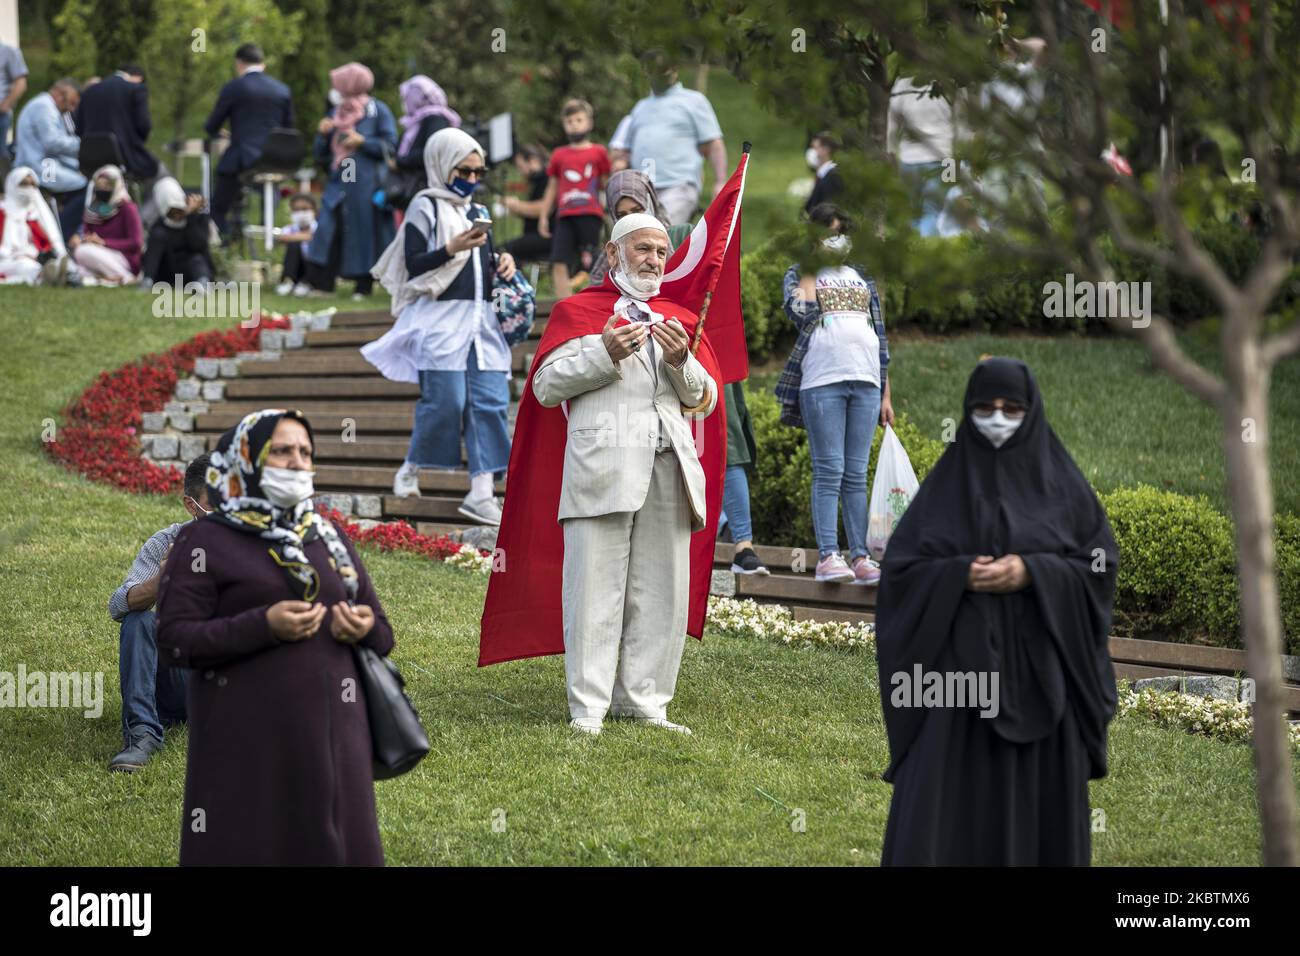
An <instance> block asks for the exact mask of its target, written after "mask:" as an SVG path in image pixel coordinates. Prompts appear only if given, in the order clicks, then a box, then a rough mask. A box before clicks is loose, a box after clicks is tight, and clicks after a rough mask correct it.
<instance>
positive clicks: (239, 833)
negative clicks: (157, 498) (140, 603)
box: [158, 409, 393, 866]
mask: <svg viewBox="0 0 1300 956" xmlns="http://www.w3.org/2000/svg"><path fill="white" fill-rule="evenodd" d="M314 448H315V439H314V438H313V436H312V433H311V426H310V425H309V424H308V423H307V419H306V418H304V417H303V415H302V413H301V412H296V411H285V410H283V409H267V410H265V411H260V412H252V413H250V414H248V415H245V416H244V418H243V419H242V420H241V421H240V423H239V424H238V425H237V426H235V427H234V428H232V429H231V430H230V431H228V432H226V434H224V435H223V436H222V437H221V441H220V442H219V443H218V445H217V449H216V451H214V452H213V453H212V461H211V465H210V467H209V468H208V472H207V476H206V478H207V487H208V500H209V501H210V502H212V503H213V505H214V507H213V510H212V511H211V512H210V513H209V514H208V515H207V516H205V517H204V518H202V519H201V520H199V521H193V522H191V523H190V524H188V525H186V526H185V529H184V530H183V531H181V533H180V534H179V535H177V537H176V543H175V545H174V546H173V547H172V550H171V555H170V556H169V557H168V559H167V562H166V564H164V565H163V570H162V578H161V580H160V582H159V587H158V653H159V656H160V658H161V659H162V660H163V661H166V662H167V663H168V664H171V665H172V666H174V667H189V668H193V669H194V673H193V675H192V677H191V678H190V682H189V691H188V698H187V713H188V715H189V728H190V729H189V753H188V756H187V763H186V768H185V804H184V816H183V819H182V823H181V855H180V861H181V863H182V864H183V865H193V864H202V865H211V864H239V865H250V864H258V865H263V864H269V865H324V864H342V865H349V866H367V865H382V864H383V862H384V851H383V847H382V845H381V844H380V840H379V824H378V821H377V818H376V815H375V789H374V777H373V774H372V762H371V761H372V752H373V751H372V745H371V738H370V722H369V720H368V718H367V716H366V702H365V695H364V691H363V689H362V687H361V685H360V682H359V680H358V675H357V668H356V664H355V661H354V653H353V650H352V646H351V645H353V644H357V643H360V644H363V645H365V646H366V647H369V648H371V649H372V650H374V651H375V652H376V653H378V654H388V653H389V651H391V650H392V648H393V630H392V628H391V627H390V626H389V624H388V619H387V618H386V617H385V616H384V609H383V608H382V607H381V606H380V604H379V597H378V596H377V595H376V594H375V589H374V586H373V585H372V584H371V582H370V577H369V575H368V574H366V569H365V566H364V565H362V563H361V559H360V557H358V555H357V552H356V550H355V549H354V548H353V546H352V544H351V542H349V541H348V539H347V537H346V535H344V534H343V533H341V532H340V531H339V530H338V529H337V528H336V527H335V526H334V524H333V523H332V522H331V521H330V520H329V519H328V518H326V517H324V516H323V515H320V514H318V513H317V512H316V511H315V510H314V507H313V503H312V498H311V495H312V490H313V489H312V474H313V472H312V461H313V451H314Z"/></svg>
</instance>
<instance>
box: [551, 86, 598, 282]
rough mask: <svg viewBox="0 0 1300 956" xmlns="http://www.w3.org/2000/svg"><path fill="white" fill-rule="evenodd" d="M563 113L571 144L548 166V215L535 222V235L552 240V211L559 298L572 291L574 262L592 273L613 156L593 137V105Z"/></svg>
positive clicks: (582, 103) (571, 105) (573, 103)
mask: <svg viewBox="0 0 1300 956" xmlns="http://www.w3.org/2000/svg"><path fill="white" fill-rule="evenodd" d="M561 112H562V116H563V119H564V133H565V135H566V136H568V138H569V145H568V146H561V147H559V148H558V149H556V150H555V151H554V152H553V153H551V162H550V165H548V166H547V167H546V175H547V176H548V177H550V182H548V183H547V184H546V194H545V195H544V196H543V197H542V209H543V210H545V212H543V213H542V215H541V217H540V218H539V219H538V222H537V231H538V232H540V233H541V234H542V235H543V236H546V237H550V235H551V221H550V217H551V208H552V206H554V208H555V217H556V221H555V230H554V231H555V237H554V239H553V241H552V243H551V281H552V282H553V284H554V285H555V297H556V298H557V299H562V298H564V297H565V296H566V295H569V294H570V293H571V292H572V291H573V289H572V287H571V283H570V273H569V265H570V264H571V263H573V264H576V265H577V266H578V268H579V269H581V271H583V272H587V271H589V270H590V269H591V264H592V262H593V260H594V259H595V258H596V254H597V252H598V251H599V249H600V231H601V227H602V226H604V223H605V219H604V208H603V207H602V206H601V203H600V200H601V196H602V195H604V192H605V183H606V182H607V181H608V180H609V172H610V166H609V153H607V152H605V147H604V146H600V145H598V144H596V143H593V142H591V139H590V138H589V137H590V136H591V128H592V124H593V121H594V118H595V117H594V114H593V112H592V109H591V104H590V103H588V102H587V101H586V100H569V101H568V102H567V103H565V104H564V109H563V110H562V111H561Z"/></svg>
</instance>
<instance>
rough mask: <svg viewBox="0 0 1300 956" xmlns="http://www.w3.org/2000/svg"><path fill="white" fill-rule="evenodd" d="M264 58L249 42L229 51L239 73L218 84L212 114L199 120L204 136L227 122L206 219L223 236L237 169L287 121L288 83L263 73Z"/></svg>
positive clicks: (250, 163)
mask: <svg viewBox="0 0 1300 956" xmlns="http://www.w3.org/2000/svg"><path fill="white" fill-rule="evenodd" d="M265 70H266V58H265V57H264V56H263V55H262V49H261V47H259V46H258V45H257V44H255V43H245V44H244V45H243V46H241V47H240V48H239V49H238V50H236V51H235V72H236V73H238V74H239V75H238V76H237V77H236V78H235V79H233V80H231V81H230V82H229V83H227V84H226V85H225V86H223V87H222V88H221V93H220V94H219V95H218V96H217V105H216V106H214V107H213V108H212V115H211V116H209V117H208V121H207V122H206V123H204V124H203V129H204V131H205V132H206V133H207V134H208V137H209V139H211V138H214V137H216V136H217V134H218V133H220V131H221V127H222V124H224V123H225V122H227V121H229V122H230V145H229V146H228V147H227V148H226V152H225V154H224V155H223V156H222V157H221V162H219V163H218V164H217V179H216V183H215V185H214V187H213V190H212V221H213V222H214V223H216V225H217V229H218V230H219V231H220V232H221V234H222V235H223V236H224V235H225V234H226V232H227V226H226V214H227V213H228V212H229V211H230V207H231V206H233V205H234V204H235V203H236V202H238V201H239V174H240V173H242V172H243V171H244V170H246V169H249V168H251V167H252V166H254V165H256V164H257V161H258V160H259V159H261V158H262V144H263V143H264V142H265V141H266V134H267V133H269V132H270V131H271V130H273V129H277V128H288V127H291V126H292V125H293V99H292V97H291V96H290V94H289V87H287V86H285V85H284V84H283V83H281V82H280V81H279V80H277V79H274V78H272V77H269V76H267V75H266V72H265Z"/></svg>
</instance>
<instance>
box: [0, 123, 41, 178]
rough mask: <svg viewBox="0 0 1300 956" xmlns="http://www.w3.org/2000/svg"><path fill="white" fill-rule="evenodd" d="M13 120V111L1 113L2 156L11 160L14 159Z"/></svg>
mask: <svg viewBox="0 0 1300 956" xmlns="http://www.w3.org/2000/svg"><path fill="white" fill-rule="evenodd" d="M13 121H14V115H13V114H12V113H0V156H2V157H3V158H5V159H8V160H10V161H12V160H13V156H14V152H13V150H12V149H11V148H10V146H9V127H10V126H12V125H13ZM37 172H39V170H37Z"/></svg>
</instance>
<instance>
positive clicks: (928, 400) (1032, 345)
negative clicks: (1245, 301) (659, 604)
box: [749, 330, 1300, 514]
mask: <svg viewBox="0 0 1300 956" xmlns="http://www.w3.org/2000/svg"><path fill="white" fill-rule="evenodd" d="M1207 339H1208V341H1207ZM889 343H890V364H889V375H890V379H891V382H892V389H893V401H894V409H895V410H896V411H900V412H904V413H906V415H907V417H908V418H909V419H911V420H912V421H913V422H914V423H915V424H916V425H918V426H919V427H920V428H921V429H922V430H923V431H924V432H925V433H926V434H927V435H929V436H930V437H931V438H934V439H935V440H942V439H943V436H944V426H945V420H946V419H953V420H959V419H960V416H961V402H962V396H963V395H964V394H965V390H966V379H967V377H968V376H969V375H970V370H971V369H972V368H974V367H975V364H976V363H977V362H978V361H979V358H980V356H981V355H983V354H985V353H990V354H995V355H1009V356H1012V357H1014V358H1018V359H1022V360H1024V362H1025V363H1027V364H1028V365H1029V367H1030V368H1031V369H1032V370H1033V372H1034V375H1035V376H1036V377H1037V379H1038V384H1039V386H1040V387H1041V388H1042V390H1043V397H1044V401H1045V403H1046V408H1047V417H1048V420H1049V421H1050V422H1051V423H1052V427H1053V428H1054V429H1055V430H1056V433H1057V434H1058V435H1059V436H1060V438H1061V441H1062V442H1064V443H1065V446H1066V447H1067V448H1068V449H1069V450H1070V453H1071V454H1072V455H1073V456H1074V459H1075V461H1076V462H1078V464H1079V467H1080V468H1081V469H1083V473H1084V474H1085V475H1087V476H1088V479H1089V480H1090V481H1091V482H1092V483H1093V485H1094V486H1095V487H1096V488H1097V489H1098V490H1100V491H1111V490H1113V489H1115V488H1117V487H1122V486H1132V485H1136V484H1138V483H1146V484H1150V485H1155V486H1156V487H1158V488H1165V489H1169V490H1172V491H1178V492H1182V493H1184V494H1201V495H1205V496H1206V497H1208V498H1209V499H1210V500H1211V501H1212V502H1213V503H1214V505H1215V506H1216V507H1217V508H1219V510H1221V511H1223V512H1224V513H1225V514H1227V513H1228V502H1227V496H1226V484H1225V482H1226V478H1225V475H1224V465H1223V450H1222V440H1221V437H1220V427H1221V426H1220V423H1219V417H1218V413H1217V412H1215V411H1214V410H1213V409H1211V408H1210V407H1209V406H1208V405H1206V404H1204V403H1203V402H1201V401H1200V400H1199V399H1197V398H1195V397H1193V396H1192V395H1191V394H1190V393H1188V392H1187V391H1186V390H1185V389H1183V387H1182V386H1181V385H1179V384H1178V383H1176V382H1175V381H1174V380H1173V379H1171V378H1170V377H1169V376H1167V375H1166V374H1165V373H1164V372H1162V371H1160V370H1159V369H1156V368H1155V367H1154V366H1152V365H1151V363H1150V361H1149V360H1148V359H1147V354H1146V351H1145V350H1144V349H1143V347H1142V346H1141V345H1140V344H1138V343H1137V342H1135V341H1133V340H1131V339H1125V338H1098V337H1084V336H1055V337H1045V336H1028V335H1025V336H1019V335H1017V336H1005V335H951V336H944V337H938V336H922V335H918V334H916V333H914V332H908V331H903V332H901V333H900V332H891V333H890V337H889ZM1183 343H1184V345H1185V346H1186V347H1187V348H1188V350H1189V351H1190V352H1191V354H1192V355H1193V356H1194V357H1195V358H1197V359H1198V360H1199V361H1202V362H1205V363H1207V364H1208V365H1209V366H1210V367H1211V368H1213V369H1216V370H1217V369H1218V368H1219V367H1220V363H1219V361H1218V350H1217V347H1216V345H1215V343H1214V341H1213V339H1212V337H1208V336H1206V335H1205V334H1204V333H1203V332H1202V331H1200V330H1198V331H1197V332H1196V333H1193V334H1188V335H1184V336H1183ZM781 361H782V362H783V361H784V355H783V356H782V359H781ZM779 371H780V364H772V363H769V365H768V366H766V367H764V368H763V369H760V370H758V371H756V372H754V373H753V374H751V376H750V380H749V387H750V388H751V389H754V390H764V389H765V390H768V391H770V390H771V388H772V387H773V386H774V385H775V384H776V377H777V374H778V373H779ZM1270 411H1271V415H1272V421H1271V429H1272V432H1271V442H1270V452H1271V458H1272V463H1273V469H1272V472H1273V483H1274V484H1273V494H1274V498H1275V500H1276V507H1277V510H1278V511H1291V512H1300V481H1297V480H1296V475H1297V474H1300V359H1294V358H1293V359H1290V360H1288V361H1286V362H1283V363H1281V364H1280V365H1278V367H1277V369H1276V370H1275V372H1274V375H1273V382H1272V401H1271V403H1270Z"/></svg>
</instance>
